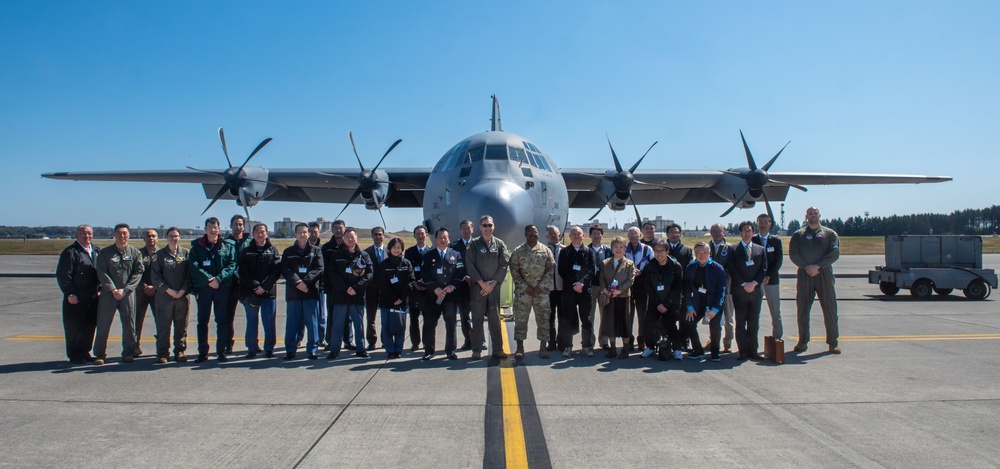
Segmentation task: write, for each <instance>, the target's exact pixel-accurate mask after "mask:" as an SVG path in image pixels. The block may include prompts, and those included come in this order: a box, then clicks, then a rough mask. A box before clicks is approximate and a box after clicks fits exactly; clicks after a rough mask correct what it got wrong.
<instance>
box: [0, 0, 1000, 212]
mask: <svg viewBox="0 0 1000 469" xmlns="http://www.w3.org/2000/svg"><path fill="white" fill-rule="evenodd" d="M997 18H1000V3H998V2H995V1H982V2H963V1H959V2H940V1H905V2H903V1H900V2H890V1H879V2H869V1H847V2H768V1H763V2H662V1H654V2H606V1H600V2H590V1H572V2H502V3H497V2H492V3H487V2H465V1H454V2H412V1H400V2H257V1H239V2H235V1H219V2H188V1H180V2H98V3H95V2H76V1H72V2H71V1H46V2H37V1H17V0H11V1H4V2H0V64H2V65H0V142H2V145H0V161H2V162H3V165H4V167H5V171H4V175H3V181H4V184H2V185H0V198H2V200H3V201H4V202H5V203H4V204H2V205H0V224H5V225H49V224H61V225H74V224H78V223H91V224H96V225H113V224H115V223H117V222H120V221H125V222H128V223H131V224H132V225H133V226H136V225H140V226H158V225H161V224H162V225H180V226H187V227H193V226H199V225H201V221H202V217H201V216H200V215H199V214H200V213H201V211H202V210H203V209H204V207H205V206H206V205H207V203H208V200H207V199H206V198H205V196H204V193H203V191H202V189H201V187H200V186H198V185H189V184H188V185H181V184H138V183H96V182H71V181H52V180H47V179H42V178H41V177H40V176H39V175H40V174H41V173H43V172H49V171H81V170H94V171H101V170H132V169H135V170H139V169H176V168H183V167H184V166H185V165H191V166H196V167H202V168H221V167H224V166H225V160H224V158H223V156H222V151H221V149H220V148H219V144H218V139H217V135H216V129H217V128H218V127H219V126H224V127H225V128H226V131H227V140H228V143H229V149H230V153H231V155H232V156H233V159H234V160H241V161H242V159H243V158H244V157H245V155H246V154H248V153H249V151H250V150H251V149H252V148H253V147H254V146H255V145H256V144H257V143H258V142H259V141H260V140H261V139H263V138H265V137H273V138H274V141H273V142H271V144H270V145H268V147H266V148H265V149H264V150H263V151H262V152H261V153H260V154H259V155H258V156H257V157H256V158H255V159H254V163H255V164H259V165H263V166H271V167H293V168H294V167H330V168H350V167H354V166H355V165H356V163H355V161H354V157H353V154H352V153H351V150H350V144H349V142H348V140H347V132H348V130H353V131H354V136H355V140H356V142H357V144H358V147H359V148H358V150H359V152H360V153H361V154H362V158H363V159H364V160H365V161H366V163H368V164H374V162H375V161H377V158H378V157H379V156H381V154H382V152H384V151H385V149H386V148H387V147H388V145H389V144H391V143H392V141H393V140H395V139H396V138H402V139H403V143H402V144H401V145H400V146H399V147H398V148H397V149H396V150H395V151H394V152H393V154H392V155H391V156H390V160H389V161H387V162H386V163H385V166H388V167H430V166H433V165H434V163H435V162H436V161H437V159H438V158H439V157H440V156H441V155H442V154H443V153H444V152H445V151H446V150H447V149H449V148H450V147H451V146H452V145H453V144H455V143H456V142H458V141H459V140H461V139H463V138H465V137H467V136H469V135H471V134H474V133H478V132H481V131H484V130H488V126H489V117H490V115H489V112H490V101H489V96H490V94H493V93H496V94H497V95H498V96H499V98H500V104H501V108H502V112H503V124H504V129H505V130H508V131H511V132H514V133H518V134H521V135H524V136H526V137H528V138H529V139H532V140H533V141H534V142H535V143H536V144H538V145H539V146H540V147H541V148H542V149H544V150H545V151H547V152H548V153H549V155H550V156H552V157H553V158H554V159H555V161H556V162H557V164H559V165H560V166H562V167H577V168H579V167H587V168H600V167H603V168H608V167H611V165H612V164H611V159H610V154H609V152H608V150H607V144H606V141H605V132H607V133H608V134H609V135H610V136H611V139H612V142H613V143H614V144H615V149H616V150H617V152H618V154H619V156H620V157H621V158H622V159H623V160H624V161H623V164H626V165H629V164H631V162H633V161H634V160H635V159H636V158H638V156H639V155H640V154H641V153H642V152H643V151H645V149H646V147H648V146H649V144H650V143H651V142H652V141H653V140H658V141H659V142H660V143H659V144H658V145H657V146H656V148H654V149H653V151H652V152H651V153H650V156H649V157H647V159H646V160H645V161H644V162H643V165H642V166H641V168H642V169H656V168H658V169H698V170H700V169H706V168H712V169H721V168H728V167H738V166H745V165H746V162H745V158H744V156H743V150H742V146H741V144H740V140H739V132H738V131H739V129H741V128H742V129H743V132H744V133H745V134H746V136H747V140H748V142H749V144H750V147H751V149H752V150H753V151H754V152H755V156H757V161H758V162H760V163H761V164H763V162H764V161H766V160H767V159H768V158H769V157H770V156H772V155H773V154H774V152H776V151H777V150H778V149H779V148H781V146H782V145H783V144H784V143H785V142H786V141H788V140H791V141H792V143H791V145H789V146H788V148H787V149H786V150H785V152H784V153H783V154H782V156H781V158H780V159H779V160H778V162H777V163H776V164H775V166H774V167H773V168H772V169H773V170H795V171H850V172H863V173H878V172H886V173H914V174H929V175H948V176H952V177H954V178H955V180H954V182H951V183H945V184H932V185H921V186H843V187H821V186H812V187H811V188H810V191H809V192H808V193H801V192H798V191H795V190H793V191H791V192H790V195H789V200H788V201H787V203H786V207H785V210H786V221H787V220H790V219H793V218H794V219H799V220H801V219H802V215H803V213H804V212H805V209H806V208H807V207H808V206H810V205H817V206H819V207H820V208H821V211H822V213H823V216H825V217H847V216H851V215H855V214H861V213H863V212H865V211H868V212H870V213H871V214H872V215H881V216H885V215H891V214H894V213H901V214H907V213H914V212H918V213H923V212H950V211H952V210H955V209H963V208H979V207H985V206H989V205H992V204H997V203H1000V196H998V194H1000V191H998V190H997V186H998V184H997V183H996V182H995V178H996V174H997V173H998V170H1000V163H998V159H997V156H998V151H997V148H998V147H1000V138H998V137H1000V87H998V83H1000V81H998V80H1000V53H998V51H1000V29H998V28H997V27H996V21H997ZM340 208H341V207H340V206H334V205H323V204H292V203H276V202H270V203H269V202H266V201H265V202H262V203H261V204H259V205H258V206H257V207H256V208H254V209H252V212H251V213H252V215H253V216H254V218H255V219H260V220H263V221H266V222H269V223H270V222H272V221H274V220H277V219H280V218H281V217H284V216H291V217H292V218H293V219H298V220H312V219H315V218H316V217H319V216H324V217H326V218H332V217H333V216H334V215H336V214H337V212H339V211H340ZM726 208H728V207H727V206H726V205H723V204H703V205H684V206H681V205H671V206H655V207H642V208H641V212H642V214H643V215H644V216H655V215H662V216H664V217H666V218H673V219H675V220H677V221H679V222H682V223H686V225H687V226H688V227H692V226H694V225H699V226H700V225H707V224H710V223H713V222H715V221H719V220H720V218H719V217H718V215H719V214H720V213H722V212H723V211H724V210H725V209H726ZM238 210H239V209H238V207H236V205H235V204H234V203H233V202H232V201H220V202H219V203H218V204H216V206H215V207H213V209H212V210H211V211H210V212H209V214H211V215H215V216H218V217H220V218H223V217H226V218H228V216H230V215H231V214H233V213H236V212H237V211H238ZM775 210H776V211H777V210H778V207H777V206H775ZM760 211H761V209H754V210H752V211H739V210H737V211H735V212H733V213H732V214H730V215H729V216H728V217H726V218H725V219H721V221H722V222H738V221H740V220H743V219H750V218H753V216H754V215H756V213H758V212H760ZM592 212H593V210H592V209H587V210H579V211H576V210H574V211H571V213H570V219H571V220H572V221H575V222H578V221H583V220H585V219H586V218H587V217H589V216H590V214H591V213H592ZM384 213H385V216H386V219H387V221H388V222H389V223H388V224H389V228H390V229H392V230H399V229H401V228H403V227H407V228H408V227H412V226H413V225H414V224H416V223H417V222H418V221H419V220H420V210H419V209H392V208H387V209H385V210H384ZM630 217H631V214H630V212H628V211H627V212H617V214H616V213H614V212H610V211H607V210H605V212H603V213H602V214H601V218H602V219H604V220H607V221H617V222H619V223H623V222H625V221H627V220H628V219H630ZM345 218H346V219H347V220H348V222H349V223H350V224H355V225H358V226H368V225H372V224H375V223H378V222H377V220H378V215H377V213H374V212H368V211H366V210H364V209H363V208H362V206H356V208H351V209H349V210H348V211H347V212H346V213H345Z"/></svg>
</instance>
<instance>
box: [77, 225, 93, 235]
mask: <svg viewBox="0 0 1000 469" xmlns="http://www.w3.org/2000/svg"><path fill="white" fill-rule="evenodd" d="M84 228H90V231H94V227H93V226H90V225H80V226H78V227H76V232H77V233H79V232H80V230H82V229H84Z"/></svg>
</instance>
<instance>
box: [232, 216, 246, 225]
mask: <svg viewBox="0 0 1000 469" xmlns="http://www.w3.org/2000/svg"><path fill="white" fill-rule="evenodd" d="M237 219H239V220H243V224H244V225H245V224H246V222H247V217H244V216H243V215H240V214H238V213H237V214H236V215H233V217H232V218H230V219H229V224H230V225H232V224H233V222H234V221H236V220H237Z"/></svg>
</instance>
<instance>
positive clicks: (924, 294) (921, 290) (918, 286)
mask: <svg viewBox="0 0 1000 469" xmlns="http://www.w3.org/2000/svg"><path fill="white" fill-rule="evenodd" d="M932 294H934V285H933V284H932V283H931V281H930V280H927V279H925V278H922V279H919V280H917V281H916V282H913V286H911V287H910V295H911V296H913V297H914V298H917V299H920V300H926V299H928V298H930V297H931V295H932Z"/></svg>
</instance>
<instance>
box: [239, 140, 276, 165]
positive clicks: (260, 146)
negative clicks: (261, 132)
mask: <svg viewBox="0 0 1000 469" xmlns="http://www.w3.org/2000/svg"><path fill="white" fill-rule="evenodd" d="M270 141H271V137H267V138H265V139H264V140H261V142H260V143H258V144H257V148H254V149H253V151H252V152H250V156H248V157H247V160H246V161H244V162H243V164H242V165H240V171H243V167H244V166H246V165H247V163H249V162H250V158H253V156H254V155H256V154H257V152H258V151H260V149H261V148H264V145H267V144H268V143H269V142H270ZM238 172H239V171H237V173H238Z"/></svg>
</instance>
